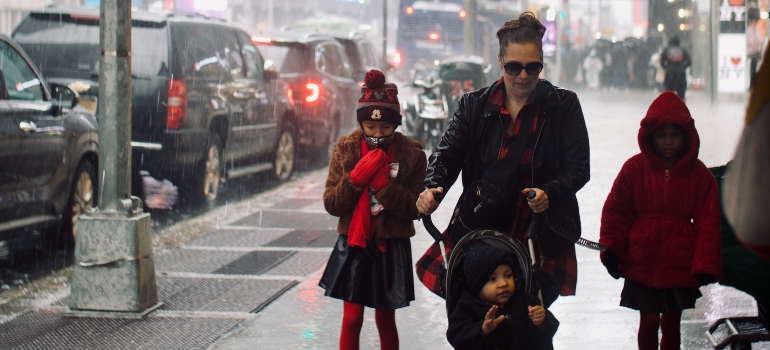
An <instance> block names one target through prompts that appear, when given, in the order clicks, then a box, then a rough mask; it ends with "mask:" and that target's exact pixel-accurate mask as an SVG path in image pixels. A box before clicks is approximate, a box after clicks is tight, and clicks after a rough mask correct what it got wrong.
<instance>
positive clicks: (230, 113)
mask: <svg viewBox="0 0 770 350" xmlns="http://www.w3.org/2000/svg"><path fill="white" fill-rule="evenodd" d="M132 26H133V28H132V32H131V38H132V43H131V50H132V51H131V78H132V79H131V80H132V81H131V83H132V99H131V140H132V142H131V146H132V155H133V161H132V164H133V169H132V170H133V172H134V181H133V189H134V193H135V194H140V195H141V193H139V192H140V191H139V189H141V186H142V181H141V179H140V178H139V175H138V174H139V172H140V171H147V172H148V173H149V174H150V175H152V176H153V177H156V178H161V179H169V180H171V181H172V182H173V183H174V184H176V185H177V186H180V187H181V188H180V191H179V193H180V194H181V195H182V196H183V198H184V197H186V198H188V199H190V200H192V201H193V202H194V203H202V204H203V205H205V206H210V205H212V204H213V203H214V201H215V200H216V198H217V195H218V192H219V186H220V183H221V182H224V180H225V179H229V178H234V177H238V176H242V175H247V174H253V173H256V172H261V171H266V170H271V171H272V173H273V175H274V176H275V178H277V179H278V180H285V179H287V178H289V177H290V176H291V173H292V170H293V167H294V159H295V149H296V147H295V146H296V144H295V138H294V128H295V125H296V124H295V123H296V121H295V120H294V118H293V111H292V109H291V106H290V104H289V101H288V96H286V95H285V91H286V89H285V88H284V87H282V86H281V83H280V82H278V81H277V79H275V78H276V75H275V74H274V73H270V72H266V71H265V70H264V68H263V65H264V62H263V59H262V56H261V55H260V54H259V52H258V51H257V49H256V47H255V46H254V45H253V44H252V42H251V38H250V36H249V35H248V34H247V33H246V32H244V31H243V30H241V29H239V28H237V27H234V26H231V25H228V24H226V23H224V22H222V21H219V20H212V19H207V18H204V17H200V16H177V15H169V14H160V13H153V12H146V11H139V10H134V11H133V13H132ZM13 37H14V38H15V39H16V40H17V41H18V42H19V43H20V44H21V46H23V47H24V49H25V50H26V51H27V52H28V53H29V55H30V57H32V60H33V61H35V62H36V63H37V64H38V65H39V66H40V68H41V70H42V71H43V75H45V76H46V77H47V78H48V79H49V80H51V81H57V82H61V83H66V84H77V86H81V87H83V88H82V90H81V94H83V95H90V96H96V95H97V93H98V78H99V55H100V53H99V9H98V8H85V7H48V8H46V9H45V10H43V11H35V12H32V13H30V14H29V15H28V16H27V17H26V18H25V19H24V20H23V21H22V22H21V23H20V24H19V26H18V27H17V28H16V30H14V33H13ZM96 114H97V115H98V114H99V113H98V111H97V113H96Z"/></svg>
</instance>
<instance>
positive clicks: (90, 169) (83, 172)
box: [47, 160, 97, 249]
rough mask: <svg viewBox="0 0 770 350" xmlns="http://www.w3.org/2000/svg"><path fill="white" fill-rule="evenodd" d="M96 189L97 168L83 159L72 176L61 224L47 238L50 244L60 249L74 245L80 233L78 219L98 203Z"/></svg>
mask: <svg viewBox="0 0 770 350" xmlns="http://www.w3.org/2000/svg"><path fill="white" fill-rule="evenodd" d="M96 191H97V185H96V169H95V168H94V166H93V164H91V162H89V161H85V160H84V161H81V162H80V164H78V167H77V168H76V169H75V174H74V177H73V178H72V188H71V189H70V196H69V199H68V200H67V207H66V208H65V209H64V213H63V215H62V222H61V226H60V227H59V228H58V229H57V230H55V231H54V232H52V233H53V235H52V236H51V237H48V239H47V243H48V245H49V246H52V247H53V248H56V249H60V248H67V247H70V246H73V245H74V243H75V237H76V236H77V234H78V219H79V218H80V215H82V214H84V213H86V212H88V211H89V210H90V209H91V208H93V207H94V206H95V205H96Z"/></svg>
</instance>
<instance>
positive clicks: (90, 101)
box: [78, 96, 96, 114]
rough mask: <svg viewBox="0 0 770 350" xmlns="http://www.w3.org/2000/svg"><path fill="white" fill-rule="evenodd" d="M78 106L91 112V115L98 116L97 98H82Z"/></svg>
mask: <svg viewBox="0 0 770 350" xmlns="http://www.w3.org/2000/svg"><path fill="white" fill-rule="evenodd" d="M78 105H80V106H81V107H83V108H85V109H86V110H88V111H89V112H91V114H96V97H92V96H80V102H78Z"/></svg>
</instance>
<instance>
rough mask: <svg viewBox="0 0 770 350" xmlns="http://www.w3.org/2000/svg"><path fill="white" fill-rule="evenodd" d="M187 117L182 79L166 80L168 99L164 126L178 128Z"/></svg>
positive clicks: (185, 93) (184, 88)
mask: <svg viewBox="0 0 770 350" xmlns="http://www.w3.org/2000/svg"><path fill="white" fill-rule="evenodd" d="M186 118H187V87H186V86H185V83H184V80H181V79H176V80H174V79H169V80H168V100H167V102H166V128H168V129H179V128H181V127H182V126H184V121H185V119H186Z"/></svg>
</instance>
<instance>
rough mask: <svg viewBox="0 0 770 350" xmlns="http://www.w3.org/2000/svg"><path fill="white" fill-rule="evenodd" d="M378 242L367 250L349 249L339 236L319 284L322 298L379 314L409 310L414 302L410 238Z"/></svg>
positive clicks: (374, 242)
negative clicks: (373, 309) (364, 307)
mask: <svg viewBox="0 0 770 350" xmlns="http://www.w3.org/2000/svg"><path fill="white" fill-rule="evenodd" d="M382 242H384V245H385V252H381V251H380V250H379V248H378V246H377V241H374V240H372V241H369V242H367V245H366V248H361V247H349V246H348V236H346V235H340V236H339V238H338V239H337V243H336V244H335V245H334V250H332V253H331V256H330V257H329V262H328V263H327V264H326V269H325V270H324V274H323V276H322V277H321V281H320V282H319V283H318V285H319V286H321V288H323V289H325V290H326V293H324V295H326V296H329V297H332V298H336V299H341V300H345V301H350V302H353V303H356V304H360V305H364V306H367V307H371V308H375V309H380V310H395V309H398V308H402V307H405V306H409V302H411V301H412V300H414V277H413V276H414V274H413V272H412V245H411V243H410V241H409V238H401V239H389V240H384V241H382Z"/></svg>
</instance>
